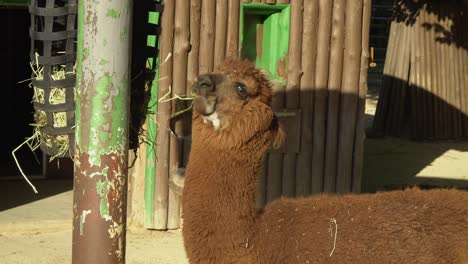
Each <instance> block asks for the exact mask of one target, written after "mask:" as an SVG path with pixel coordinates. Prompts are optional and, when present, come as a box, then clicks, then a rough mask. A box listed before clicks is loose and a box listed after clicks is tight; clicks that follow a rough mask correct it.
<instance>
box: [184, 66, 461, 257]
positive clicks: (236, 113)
mask: <svg viewBox="0 0 468 264" xmlns="http://www.w3.org/2000/svg"><path fill="white" fill-rule="evenodd" d="M202 79H204V80H205V81H199V82H198V83H197V84H195V86H194V87H195V88H196V89H195V90H196V91H197V92H198V97H203V98H198V101H197V100H195V101H194V102H195V109H198V110H197V111H195V113H194V115H193V128H192V129H193V130H192V149H191V153H190V157H189V163H188V166H187V169H186V174H185V187H184V191H183V195H182V206H183V218H184V224H183V237H184V245H185V249H186V253H187V256H188V258H189V261H190V263H197V264H198V263H216V264H217V263H262V264H263V263H265V264H270V263H424V264H427V263H463V264H467V263H468V194H467V193H466V192H463V191H457V190H431V191H421V190H418V189H409V190H405V191H393V192H385V193H378V194H360V195H342V196H338V195H319V196H314V197H309V198H300V199H279V200H276V201H274V202H272V203H271V204H269V205H267V206H266V207H265V209H264V210H263V211H262V212H258V211H257V210H256V202H255V201H256V194H257V190H258V172H259V170H260V165H261V163H262V160H263V158H264V155H265V152H266V150H267V149H268V147H269V146H270V144H271V143H272V141H275V142H276V143H278V142H281V140H282V138H283V136H282V135H283V134H282V132H281V129H280V128H279V126H278V123H277V121H276V118H275V116H274V114H273V112H272V110H271V108H270V107H269V104H270V102H271V85H270V83H269V82H268V81H267V80H266V78H265V77H264V76H263V75H262V74H261V73H260V71H258V70H257V69H255V68H254V66H253V65H251V64H249V63H248V62H245V61H235V60H234V61H228V62H227V63H226V65H225V67H224V68H223V69H222V70H221V71H220V74H219V75H209V76H208V77H206V76H205V77H203V78H200V80H202ZM239 83H240V84H239ZM239 85H240V86H241V87H244V88H245V89H241V90H246V91H248V96H247V97H245V98H244V97H243V96H240V95H243V93H242V92H241V93H237V94H236V93H235V92H233V91H234V90H236V89H239ZM214 98H215V99H214ZM210 100H211V101H210ZM213 100H215V101H216V102H214V103H213ZM209 104H211V105H210V106H209V107H208V105H209ZM214 114H216V117H219V120H218V121H219V122H218V121H216V122H218V123H219V127H215V122H214V121H213V122H212V119H210V118H207V116H213V115H214ZM211 122H212V123H211Z"/></svg>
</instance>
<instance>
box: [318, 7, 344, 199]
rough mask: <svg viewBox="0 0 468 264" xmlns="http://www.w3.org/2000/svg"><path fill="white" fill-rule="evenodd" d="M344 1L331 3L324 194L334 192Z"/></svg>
mask: <svg viewBox="0 0 468 264" xmlns="http://www.w3.org/2000/svg"><path fill="white" fill-rule="evenodd" d="M345 5H346V3H345V0H335V1H333V11H332V32H331V44H330V72H329V75H328V111H327V112H328V117H327V122H326V144H325V146H326V147H325V168H324V184H323V188H324V191H325V192H335V184H336V182H335V181H336V160H337V158H338V153H337V150H338V129H339V127H338V121H339V106H340V105H339V104H340V90H341V75H342V73H343V48H344V34H345V24H344V22H345V21H344V20H345Z"/></svg>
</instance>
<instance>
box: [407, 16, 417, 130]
mask: <svg viewBox="0 0 468 264" xmlns="http://www.w3.org/2000/svg"><path fill="white" fill-rule="evenodd" d="M410 32H411V34H410V35H411V38H410V39H411V41H410V42H411V48H410V50H411V51H410V54H411V57H410V65H411V66H410V67H411V71H410V76H409V84H410V85H409V89H410V96H411V120H410V125H411V137H412V138H416V130H417V124H416V123H417V119H418V118H419V117H418V114H417V112H418V109H417V106H416V103H417V98H416V95H417V93H416V89H417V85H416V52H415V50H416V48H417V47H416V40H415V39H416V34H415V26H414V25H411V26H410Z"/></svg>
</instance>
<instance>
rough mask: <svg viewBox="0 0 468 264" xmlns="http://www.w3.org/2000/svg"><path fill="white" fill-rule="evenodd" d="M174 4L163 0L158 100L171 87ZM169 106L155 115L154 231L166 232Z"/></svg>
mask: <svg viewBox="0 0 468 264" xmlns="http://www.w3.org/2000/svg"><path fill="white" fill-rule="evenodd" d="M174 3H175V2H174V1H166V3H165V5H164V12H163V16H162V20H161V27H162V32H161V43H160V47H161V50H160V56H159V57H160V58H161V64H160V65H159V86H158V98H162V97H163V96H165V95H167V94H168V92H169V93H170V89H171V85H172V48H173V30H174ZM170 114H171V104H170V103H167V102H166V103H160V104H159V106H158V113H157V115H156V123H157V124H159V126H158V131H157V138H156V145H157V147H156V157H157V158H156V178H155V185H156V187H155V196H156V197H155V203H154V219H155V221H154V229H158V230H165V229H167V216H168V211H167V210H168V193H169V185H168V184H169V117H170Z"/></svg>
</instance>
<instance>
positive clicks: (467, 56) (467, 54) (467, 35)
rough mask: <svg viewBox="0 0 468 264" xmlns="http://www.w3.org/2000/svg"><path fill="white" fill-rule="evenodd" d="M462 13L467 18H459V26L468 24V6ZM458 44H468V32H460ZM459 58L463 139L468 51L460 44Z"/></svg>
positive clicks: (467, 128) (467, 122)
mask: <svg viewBox="0 0 468 264" xmlns="http://www.w3.org/2000/svg"><path fill="white" fill-rule="evenodd" d="M460 12H463V14H465V16H463V17H461V16H460V17H459V19H460V20H459V23H458V24H459V25H462V24H463V23H465V24H466V23H467V16H466V14H467V13H468V4H464V5H463V6H462V9H461V10H460ZM458 33H459V35H458V43H468V32H467V30H460V31H458ZM458 53H459V55H458V56H459V58H460V60H461V62H460V66H461V70H460V72H461V76H460V82H461V83H460V84H461V95H460V96H461V98H462V101H461V102H462V106H463V137H468V98H467V96H468V50H467V49H465V48H463V46H462V45H461V44H460V46H459V47H458Z"/></svg>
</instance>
